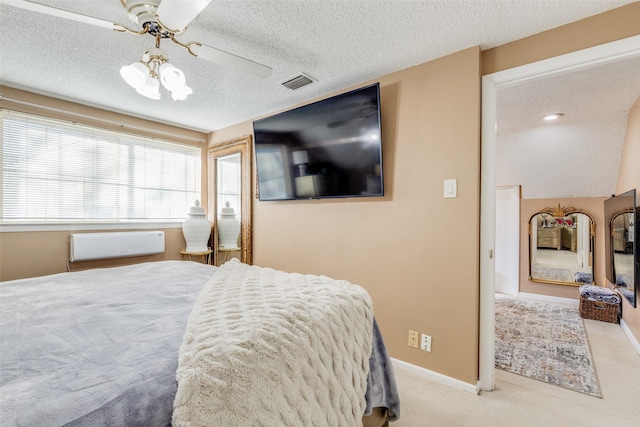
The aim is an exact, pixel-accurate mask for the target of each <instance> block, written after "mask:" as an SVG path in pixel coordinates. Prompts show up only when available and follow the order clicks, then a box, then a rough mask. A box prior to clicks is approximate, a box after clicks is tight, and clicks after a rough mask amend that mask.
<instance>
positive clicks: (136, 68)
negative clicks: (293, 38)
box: [0, 0, 272, 100]
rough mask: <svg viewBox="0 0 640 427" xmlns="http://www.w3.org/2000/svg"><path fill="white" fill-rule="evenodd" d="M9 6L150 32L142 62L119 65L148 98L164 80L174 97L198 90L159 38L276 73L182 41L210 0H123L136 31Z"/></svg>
mask: <svg viewBox="0 0 640 427" xmlns="http://www.w3.org/2000/svg"><path fill="white" fill-rule="evenodd" d="M0 3H2V4H6V5H9V6H13V7H17V8H21V9H26V10H30V11H33V12H38V13H43V14H46V15H51V16H56V17H59V18H64V19H69V20H72V21H77V22H82V23H85V24H89V25H95V26H97V27H102V28H106V29H110V30H114V31H118V32H122V33H131V34H136V35H143V34H148V35H151V36H152V37H154V38H155V47H153V48H150V49H148V50H146V51H145V52H144V55H143V57H142V60H141V61H138V62H135V63H133V64H131V65H128V66H123V67H122V68H121V69H120V74H121V75H122V77H123V78H124V80H125V81H126V82H127V83H128V84H129V85H131V86H132V87H133V88H135V89H136V91H137V92H138V93H140V94H142V95H144V96H146V97H148V98H152V99H160V92H159V88H160V83H162V85H163V86H164V87H165V88H166V89H167V90H169V91H171V95H172V98H173V99H174V100H183V99H185V98H186V97H187V96H188V95H190V94H191V93H193V91H192V90H191V88H190V87H189V86H187V85H186V79H185V77H184V73H183V72H182V71H181V70H179V69H178V68H176V67H174V66H173V65H171V64H170V63H169V58H168V57H167V53H166V52H165V51H164V50H162V49H160V41H161V40H162V39H169V40H171V41H172V42H174V43H175V44H177V45H179V46H182V47H184V48H185V49H186V50H187V51H188V52H189V53H190V54H191V55H193V56H195V57H197V58H200V59H204V60H205V61H209V62H212V63H214V64H219V65H224V66H227V67H230V68H234V69H236V70H238V71H242V72H244V73H247V74H251V75H254V76H257V77H261V78H267V77H269V76H270V75H271V72H272V70H271V68H270V67H268V66H266V65H262V64H259V63H257V62H254V61H251V60H250V59H247V58H242V57H240V56H237V55H234V54H232V53H229V52H225V51H223V50H220V49H216V48H214V47H211V46H207V45H204V44H202V43H200V42H197V41H193V42H188V43H182V42H181V41H179V40H177V39H176V37H177V36H180V35H182V34H184V32H185V30H186V28H187V26H188V25H189V24H190V23H191V22H192V21H193V20H194V19H195V18H196V16H198V15H199V14H200V12H202V10H204V8H205V7H207V6H208V5H209V3H211V0H145V1H143V2H141V1H139V0H120V3H121V4H122V6H123V7H124V8H125V9H126V10H127V12H128V14H129V19H130V20H131V21H132V22H133V24H134V25H135V27H136V28H135V29H132V28H129V27H127V26H125V25H122V24H118V23H114V22H110V21H106V20H103V19H99V18H94V17H91V16H87V15H82V14H79V13H75V12H70V11H67V10H63V9H58V8H55V7H52V6H46V5H43V4H39V3H34V2H32V1H28V0H0Z"/></svg>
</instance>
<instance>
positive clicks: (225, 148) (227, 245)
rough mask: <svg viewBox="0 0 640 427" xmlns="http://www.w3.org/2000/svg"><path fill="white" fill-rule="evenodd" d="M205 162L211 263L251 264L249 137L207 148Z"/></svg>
mask: <svg viewBox="0 0 640 427" xmlns="http://www.w3.org/2000/svg"><path fill="white" fill-rule="evenodd" d="M208 160H209V212H210V216H214V217H213V218H210V219H211V220H212V222H213V224H214V225H213V231H214V232H213V236H212V239H211V241H212V246H211V248H212V250H213V263H214V264H215V265H222V264H224V263H225V262H226V261H228V260H229V259H231V258H239V259H240V261H242V262H243V263H245V264H251V262H252V249H251V214H252V212H251V193H250V189H251V135H247V136H243V137H240V138H236V139H232V140H230V141H225V142H222V143H220V144H216V145H214V146H211V147H209V156H208Z"/></svg>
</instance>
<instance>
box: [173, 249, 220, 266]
mask: <svg viewBox="0 0 640 427" xmlns="http://www.w3.org/2000/svg"><path fill="white" fill-rule="evenodd" d="M212 253H213V251H212V250H211V248H209V249H207V250H206V251H201V252H187V251H186V250H184V249H183V250H181V251H180V255H182V259H184V257H185V256H188V257H189V261H191V257H192V256H196V257H197V256H201V257H202V263H203V264H208V263H209V255H211V254H212Z"/></svg>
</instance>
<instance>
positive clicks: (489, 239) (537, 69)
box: [478, 36, 640, 390]
mask: <svg viewBox="0 0 640 427" xmlns="http://www.w3.org/2000/svg"><path fill="white" fill-rule="evenodd" d="M637 56H640V36H634V37H630V38H627V39H623V40H619V41H616V42H611V43H607V44H604V45H600V46H595V47H592V48H588V49H584V50H581V51H577V52H572V53H569V54H566V55H561V56H557V57H554V58H549V59H546V60H543V61H539V62H535V63H532V64H527V65H523V66H521V67H516V68H512V69H508V70H504V71H501V72H497V73H494V74H490V75H486V76H483V78H482V147H481V158H482V160H481V170H482V172H481V209H480V228H481V232H480V346H479V347H480V348H479V351H480V366H479V381H478V388H479V389H480V390H493V389H494V384H495V373H494V364H495V348H494V342H495V306H494V294H495V274H496V270H495V268H496V266H495V257H494V253H495V245H496V242H495V231H496V230H495V225H496V224H495V221H496V123H497V121H496V116H497V114H496V106H497V93H498V90H499V89H500V88H502V87H507V86H511V85H516V84H518V83H521V82H525V81H527V80H531V79H535V78H539V77H542V76H553V75H557V74H561V73H567V72H570V71H574V70H579V69H584V68H586V67H591V66H595V65H599V64H606V63H609V62H613V61H617V60H621V59H625V58H632V57H637Z"/></svg>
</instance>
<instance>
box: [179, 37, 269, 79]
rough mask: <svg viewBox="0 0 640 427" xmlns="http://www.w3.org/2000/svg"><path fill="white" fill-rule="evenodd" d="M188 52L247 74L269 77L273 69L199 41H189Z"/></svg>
mask: <svg viewBox="0 0 640 427" xmlns="http://www.w3.org/2000/svg"><path fill="white" fill-rule="evenodd" d="M187 46H188V49H189V52H191V54H192V55H193V56H197V57H198V58H201V59H204V60H205V61H209V62H213V63H214V64H220V65H225V66H227V67H231V68H235V69H236V70H239V71H242V72H244V73H247V74H251V75H254V76H257V77H262V78H263V79H265V78H267V77H269V76H270V75H271V72H272V71H273V70H272V69H271V67H267V66H266V65H262V64H259V63H257V62H254V61H251V60H249V59H246V58H242V57H240V56H237V55H234V54H232V53H229V52H225V51H224V50H220V49H216V48H214V47H211V46H206V45H203V44H200V43H195V42H193V43H189V44H188V45H187Z"/></svg>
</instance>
